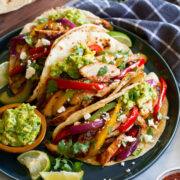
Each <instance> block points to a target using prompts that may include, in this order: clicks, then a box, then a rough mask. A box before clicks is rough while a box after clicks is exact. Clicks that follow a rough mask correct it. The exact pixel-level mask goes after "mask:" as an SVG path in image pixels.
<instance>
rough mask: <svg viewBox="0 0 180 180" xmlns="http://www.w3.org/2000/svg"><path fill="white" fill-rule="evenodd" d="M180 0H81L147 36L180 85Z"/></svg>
mask: <svg viewBox="0 0 180 180" xmlns="http://www.w3.org/2000/svg"><path fill="white" fill-rule="evenodd" d="M179 5H180V0H168V1H167V0H166V1H165V0H126V1H125V2H121V3H120V2H118V1H108V0H79V1H76V2H75V4H74V6H75V7H77V8H80V9H85V10H89V11H91V12H93V13H94V14H96V15H98V16H100V17H102V18H105V19H107V20H109V21H112V22H113V23H114V24H116V25H119V26H121V27H123V28H125V29H127V30H130V31H132V32H134V33H136V34H137V35H139V36H140V37H142V38H143V39H145V40H147V41H148V42H149V43H150V44H151V45H152V46H153V47H154V48H155V49H156V50H157V51H158V52H159V53H160V54H161V55H162V56H163V57H164V59H165V60H166V61H167V63H168V64H169V66H170V67H171V69H172V71H173V72H174V74H175V76H176V79H177V81H178V84H179V87H180V6H179Z"/></svg>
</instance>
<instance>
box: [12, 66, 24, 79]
mask: <svg viewBox="0 0 180 180" xmlns="http://www.w3.org/2000/svg"><path fill="white" fill-rule="evenodd" d="M24 67H25V65H17V66H15V67H14V68H13V69H12V70H11V71H10V72H9V76H11V77H12V76H13V75H14V74H16V73H18V72H20V71H22V70H23V69H24Z"/></svg>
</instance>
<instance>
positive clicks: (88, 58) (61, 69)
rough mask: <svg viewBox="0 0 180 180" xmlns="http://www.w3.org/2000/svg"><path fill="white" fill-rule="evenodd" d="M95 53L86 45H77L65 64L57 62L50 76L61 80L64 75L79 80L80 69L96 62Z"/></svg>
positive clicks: (51, 69)
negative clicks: (60, 77)
mask: <svg viewBox="0 0 180 180" xmlns="http://www.w3.org/2000/svg"><path fill="white" fill-rule="evenodd" d="M94 56H95V51H91V50H90V49H89V48H88V47H87V46H86V45H82V44H81V45H76V46H75V47H74V49H73V52H72V53H71V54H70V56H68V57H67V58H65V60H64V61H63V62H57V63H55V64H52V65H51V67H50V76H51V77H53V78H59V76H60V75H61V74H62V73H65V74H67V75H68V76H70V77H71V78H73V79H79V78H80V74H79V68H81V67H83V66H85V65H87V64H91V63H93V62H94Z"/></svg>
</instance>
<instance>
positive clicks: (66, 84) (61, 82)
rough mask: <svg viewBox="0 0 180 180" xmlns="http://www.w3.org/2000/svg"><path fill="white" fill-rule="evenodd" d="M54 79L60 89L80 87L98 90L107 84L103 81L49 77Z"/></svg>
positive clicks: (80, 88) (79, 88)
mask: <svg viewBox="0 0 180 180" xmlns="http://www.w3.org/2000/svg"><path fill="white" fill-rule="evenodd" d="M50 80H53V81H55V82H56V83H57V87H58V88H59V89H78V90H89V91H97V90H101V89H104V88H105V87H106V84H103V83H84V82H79V81H71V80H66V79H56V78H49V79H48V80H47V83H48V81H50Z"/></svg>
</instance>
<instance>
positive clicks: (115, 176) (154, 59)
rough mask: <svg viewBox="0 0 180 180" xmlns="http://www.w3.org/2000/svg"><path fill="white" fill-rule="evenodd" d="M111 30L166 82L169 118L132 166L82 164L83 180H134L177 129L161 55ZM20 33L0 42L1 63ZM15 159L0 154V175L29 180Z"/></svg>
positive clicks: (172, 90) (171, 84)
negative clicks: (130, 45)
mask: <svg viewBox="0 0 180 180" xmlns="http://www.w3.org/2000/svg"><path fill="white" fill-rule="evenodd" d="M114 27H115V30H117V31H121V32H123V33H126V34H127V35H128V36H129V37H130V38H131V39H132V42H133V47H132V51H133V52H142V53H144V54H146V55H147V56H148V62H147V63H146V69H145V70H146V72H150V71H154V72H155V73H156V74H157V75H158V76H162V77H163V78H164V79H165V80H166V82H167V84H168V90H167V97H168V100H169V112H168V116H169V117H170V119H169V120H168V121H167V124H166V128H165V130H164V132H163V134H162V136H161V137H160V141H158V143H157V144H156V146H155V147H154V148H153V149H152V150H150V151H149V152H148V153H146V154H145V155H144V156H142V157H140V158H138V159H136V160H133V161H135V165H132V164H131V163H132V161H129V162H126V164H125V166H124V167H122V166H121V165H120V164H117V165H114V166H111V167H105V168H102V167H98V166H92V165H88V164H84V165H83V170H84V172H85V175H84V178H83V179H84V180H92V179H93V180H103V179H104V178H106V179H110V178H111V180H120V179H121V180H122V179H132V178H134V177H135V176H137V175H138V174H140V173H142V172H143V171H144V170H146V169H147V168H148V167H149V166H151V165H152V164H153V163H155V162H156V161H157V160H158V158H159V157H160V156H161V155H162V154H163V153H164V152H165V150H166V148H167V147H168V146H169V144H170V143H171V141H172V139H173V137H174V135H175V132H176V130H177V126H178V119H179V111H180V110H179V109H180V100H179V90H178V86H177V82H176V80H175V77H174V75H173V73H172V71H171V70H170V68H169V66H168V65H167V63H166V62H165V60H164V59H163V58H162V57H161V55H160V54H159V53H158V52H157V51H156V50H155V49H153V48H152V47H151V46H150V45H149V44H148V43H147V42H145V41H144V40H143V39H141V38H140V37H138V36H137V35H135V34H133V33H131V32H129V31H127V30H125V29H123V28H120V27H117V26H114ZM20 30H21V29H17V30H14V31H12V32H10V33H9V34H7V35H5V36H4V37H2V38H0V62H3V61H6V60H8V57H9V52H8V48H7V44H8V41H9V39H10V38H12V37H13V36H16V35H17V34H18V33H19V32H20ZM37 149H41V150H44V151H46V149H45V148H44V146H43V144H41V145H40V146H39V147H37ZM16 158H17V154H10V153H7V152H3V151H0V171H2V172H3V173H5V174H7V175H8V176H10V177H12V178H14V179H20V180H29V179H30V176H29V174H28V170H27V169H26V168H25V167H24V166H22V165H20V164H19V163H18V161H17V160H16ZM128 168H130V169H131V171H130V172H129V173H127V172H126V169H128Z"/></svg>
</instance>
